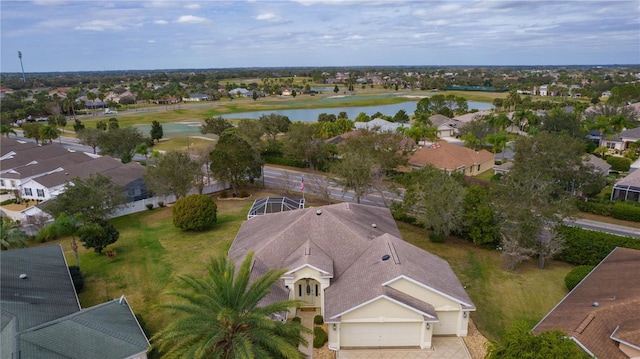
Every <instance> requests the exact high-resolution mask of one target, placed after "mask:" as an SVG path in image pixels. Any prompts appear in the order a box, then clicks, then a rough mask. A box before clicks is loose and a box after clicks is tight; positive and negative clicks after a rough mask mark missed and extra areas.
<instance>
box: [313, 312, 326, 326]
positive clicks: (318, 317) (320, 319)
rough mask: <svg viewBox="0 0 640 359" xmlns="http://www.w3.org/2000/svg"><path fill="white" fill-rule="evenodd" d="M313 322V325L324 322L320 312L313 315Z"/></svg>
mask: <svg viewBox="0 0 640 359" xmlns="http://www.w3.org/2000/svg"><path fill="white" fill-rule="evenodd" d="M313 324H315V325H322V324H324V319H323V318H322V316H321V315H320V314H318V315H316V316H315V317H313Z"/></svg>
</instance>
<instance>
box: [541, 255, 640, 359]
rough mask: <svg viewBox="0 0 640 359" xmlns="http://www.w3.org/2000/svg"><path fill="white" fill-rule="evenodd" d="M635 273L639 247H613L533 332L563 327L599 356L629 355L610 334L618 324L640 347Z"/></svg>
mask: <svg viewBox="0 0 640 359" xmlns="http://www.w3.org/2000/svg"><path fill="white" fill-rule="evenodd" d="M638 273H640V250H635V249H628V248H616V249H614V250H613V251H612V252H611V253H610V254H609V255H608V256H607V257H606V258H605V259H604V260H603V261H602V262H600V264H599V265H598V266H597V267H596V268H595V269H594V270H593V271H592V272H591V273H589V275H588V276H587V277H585V278H584V279H583V280H582V282H580V284H578V285H577V286H576V287H575V288H574V289H573V290H572V291H571V292H570V293H569V294H567V296H565V297H564V298H563V299H562V301H560V303H558V305H556V307H555V308H553V309H552V310H551V311H550V312H549V313H548V314H547V315H546V316H545V317H544V318H543V319H542V320H541V321H540V323H538V324H537V325H536V326H535V327H534V328H533V332H534V333H540V332H543V331H547V330H550V329H562V330H564V331H565V332H566V333H567V334H568V335H569V336H570V337H575V338H576V339H577V340H578V341H579V342H580V343H582V344H583V345H584V346H585V347H586V348H587V349H589V351H591V352H592V353H593V354H595V355H596V356H597V357H599V358H611V359H617V358H620V359H626V358H628V357H627V356H626V355H625V354H624V353H622V352H621V351H620V350H619V349H618V347H617V343H616V341H615V340H613V339H611V338H610V336H611V335H612V334H614V332H615V330H616V328H618V327H619V328H620V329H622V334H621V337H624V338H626V339H627V340H628V342H629V343H631V344H633V345H636V346H639V347H640V330H639V328H638V326H639V323H640V322H639V321H638V318H640V276H639V275H638ZM595 303H598V304H597V305H595ZM620 329H619V330H618V332H620Z"/></svg>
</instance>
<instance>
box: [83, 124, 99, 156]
mask: <svg viewBox="0 0 640 359" xmlns="http://www.w3.org/2000/svg"><path fill="white" fill-rule="evenodd" d="M102 132H103V131H102V130H99V129H97V128H84V129H82V130H80V131H78V132H77V135H78V140H79V141H80V143H81V144H83V145H85V146H89V147H91V148H92V149H93V154H95V153H96V148H97V147H98V144H99V142H98V138H100V134H101V133H102Z"/></svg>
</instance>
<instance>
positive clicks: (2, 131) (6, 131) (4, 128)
mask: <svg viewBox="0 0 640 359" xmlns="http://www.w3.org/2000/svg"><path fill="white" fill-rule="evenodd" d="M10 134H12V135H14V136H17V133H16V131H15V130H14V129H13V128H12V127H11V125H4V124H3V125H0V135H1V136H6V137H7V138H9V135H10Z"/></svg>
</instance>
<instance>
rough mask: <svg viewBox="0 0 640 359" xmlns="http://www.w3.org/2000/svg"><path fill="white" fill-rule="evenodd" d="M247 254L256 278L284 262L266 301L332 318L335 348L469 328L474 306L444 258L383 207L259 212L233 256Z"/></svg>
mask: <svg viewBox="0 0 640 359" xmlns="http://www.w3.org/2000/svg"><path fill="white" fill-rule="evenodd" d="M249 252H254V262H253V264H252V267H251V271H252V273H251V276H252V278H256V277H258V276H260V275H262V274H264V273H265V272H266V271H268V270H269V269H273V268H277V269H280V268H284V269H286V270H287V271H286V273H285V274H284V275H283V276H282V278H281V280H280V281H279V282H277V283H276V284H275V285H274V286H273V287H272V288H271V292H270V293H269V295H268V296H267V297H265V299H264V300H263V303H262V304H264V305H266V304H269V303H272V302H274V301H279V300H285V299H295V300H300V301H302V302H303V303H304V304H303V307H302V308H299V309H298V310H303V311H309V310H311V311H316V312H317V313H318V314H321V315H323V317H324V321H325V322H326V323H328V325H329V333H328V334H329V348H330V349H332V350H337V351H341V350H346V349H354V348H371V347H376V348H414V349H420V348H422V349H427V348H431V347H432V345H433V340H434V338H437V337H438V336H453V337H462V336H466V335H467V327H468V320H469V313H470V312H472V311H475V309H476V307H475V305H474V304H473V302H472V301H471V299H470V298H469V296H468V295H467V293H466V291H465V290H464V288H463V286H462V284H460V282H459V281H458V279H457V277H456V275H455V274H454V272H453V270H452V269H451V267H450V266H449V264H448V263H447V261H445V260H444V259H442V258H440V257H438V256H435V255H433V254H431V253H429V252H427V251H424V250H422V249H420V248H418V247H415V246H414V245H412V244H409V243H407V242H405V241H404V240H402V237H401V234H400V231H399V230H398V227H397V226H396V223H395V221H394V219H393V217H392V216H391V212H390V211H389V209H387V208H380V207H373V206H367V205H362V204H354V203H339V204H334V205H328V206H323V207H316V208H305V209H299V210H294V211H284V212H279V213H272V214H264V215H261V216H256V217H253V218H252V219H251V220H248V221H246V222H244V223H243V225H242V227H241V228H240V230H239V232H238V234H237V236H236V238H235V240H234V242H233V244H232V245H231V248H230V249H229V257H231V258H232V259H234V260H235V261H236V263H240V262H241V261H242V260H243V259H244V257H245V256H246V255H247V253H249ZM292 315H296V309H295V308H293V309H292V310H291V312H290V313H288V316H292ZM283 319H284V318H283Z"/></svg>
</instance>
